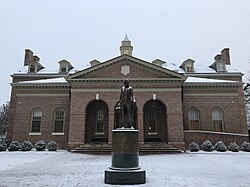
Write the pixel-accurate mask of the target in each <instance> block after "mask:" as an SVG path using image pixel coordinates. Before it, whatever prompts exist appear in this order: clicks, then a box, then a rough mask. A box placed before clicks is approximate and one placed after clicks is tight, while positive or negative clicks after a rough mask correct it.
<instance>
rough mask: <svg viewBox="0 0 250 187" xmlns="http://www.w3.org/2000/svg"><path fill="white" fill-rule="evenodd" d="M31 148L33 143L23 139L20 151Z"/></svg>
mask: <svg viewBox="0 0 250 187" xmlns="http://www.w3.org/2000/svg"><path fill="white" fill-rule="evenodd" d="M32 148H33V144H32V143H31V142H30V141H23V143H21V151H30V150H31V149H32Z"/></svg>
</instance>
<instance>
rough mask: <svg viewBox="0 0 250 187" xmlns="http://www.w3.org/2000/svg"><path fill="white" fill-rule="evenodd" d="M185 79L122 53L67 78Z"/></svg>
mask: <svg viewBox="0 0 250 187" xmlns="http://www.w3.org/2000/svg"><path fill="white" fill-rule="evenodd" d="M85 78H86V79H91V78H102V79H110V78H112V79H124V78H128V79H145V78H167V79H182V80H183V79H185V78H184V76H183V75H181V74H179V73H177V72H174V71H171V70H168V69H166V68H163V67H161V66H158V65H155V64H152V63H149V62H146V61H143V60H141V59H138V58H135V57H132V56H128V55H122V56H118V57H116V58H114V59H111V60H108V61H106V62H103V63H100V64H97V65H95V66H92V67H90V68H88V69H85V70H82V71H79V72H77V73H75V74H72V75H70V76H69V77H68V79H85Z"/></svg>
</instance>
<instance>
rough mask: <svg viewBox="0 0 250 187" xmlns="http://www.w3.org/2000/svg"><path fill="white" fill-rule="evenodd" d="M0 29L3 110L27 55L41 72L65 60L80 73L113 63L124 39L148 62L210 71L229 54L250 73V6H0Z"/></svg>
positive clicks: (177, 1) (193, 0)
mask: <svg viewBox="0 0 250 187" xmlns="http://www.w3.org/2000/svg"><path fill="white" fill-rule="evenodd" d="M0 28H1V29H0V62H1V68H0V71H1V79H0V86H1V87H0V88H1V97H0V104H3V103H5V102H6V101H8V100H9V99H10V84H9V83H10V82H11V77H10V75H11V74H13V73H14V72H18V70H19V69H21V68H22V66H23V59H24V50H25V49H26V48H29V49H31V50H32V51H33V52H34V53H35V54H36V55H38V56H39V57H40V59H41V61H40V62H41V64H43V65H44V66H45V67H46V65H49V64H55V65H56V66H57V62H58V61H60V60H62V59H66V60H68V61H70V62H71V63H72V64H73V65H74V63H77V64H79V63H82V64H83V66H85V65H86V64H87V63H88V62H89V61H91V60H93V59H97V60H99V61H105V60H108V59H110V58H113V57H116V56H118V55H119V54H120V52H119V46H120V42H121V40H123V38H124V36H125V34H126V33H127V34H128V37H129V39H130V40H131V41H132V45H133V46H134V51H133V56H135V57H137V58H141V59H143V60H146V61H149V62H151V61H153V60H155V59H156V58H159V59H162V60H164V61H166V62H167V63H168V62H173V63H176V64H178V65H180V64H181V63H182V62H183V61H184V60H186V59H187V58H192V59H193V60H195V61H196V63H197V64H198V63H199V64H204V65H207V66H209V65H211V64H212V62H213V57H214V56H215V55H216V54H218V53H220V51H221V50H222V49H223V48H225V47H228V48H230V54H231V62H232V65H233V66H234V67H235V68H236V69H238V70H240V71H241V72H243V73H246V72H247V71H249V69H250V1H249V0H240V1H235V0H202V1H201V0H172V1H170V0H151V1H150V0H126V1H119V0H105V1H104V0H91V1H90V0H89V1H82V0H78V1H77V0H74V1H70V0H68V1H65V0H53V1H51V0H37V1H33V0H32V1H31V0H26V1H24V0H23V1H20V0H16V1H11V0H1V1H0Z"/></svg>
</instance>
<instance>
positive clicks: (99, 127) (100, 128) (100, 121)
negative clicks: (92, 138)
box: [96, 109, 104, 133]
mask: <svg viewBox="0 0 250 187" xmlns="http://www.w3.org/2000/svg"><path fill="white" fill-rule="evenodd" d="M96 132H97V133H103V132H104V111H103V109H99V110H98V111H97V116H96Z"/></svg>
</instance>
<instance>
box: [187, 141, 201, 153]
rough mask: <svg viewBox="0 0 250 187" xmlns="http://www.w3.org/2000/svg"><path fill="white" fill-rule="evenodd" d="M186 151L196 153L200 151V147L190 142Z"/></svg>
mask: <svg viewBox="0 0 250 187" xmlns="http://www.w3.org/2000/svg"><path fill="white" fill-rule="evenodd" d="M188 149H189V150H190V151H191V152H197V151H199V150H200V146H199V145H198V144H197V143H196V142H192V143H191V144H189V146H188Z"/></svg>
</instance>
